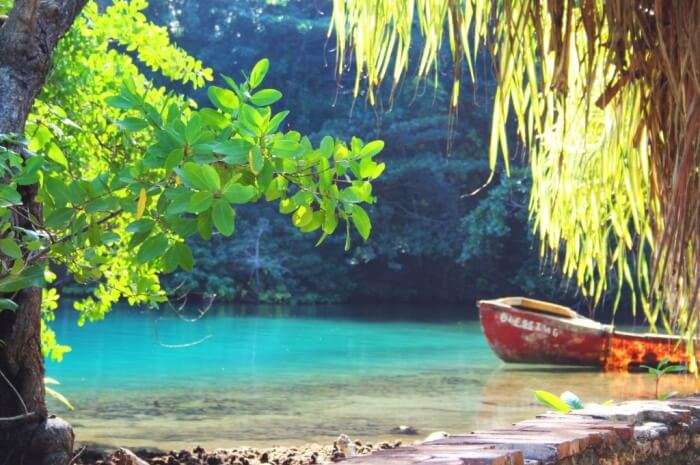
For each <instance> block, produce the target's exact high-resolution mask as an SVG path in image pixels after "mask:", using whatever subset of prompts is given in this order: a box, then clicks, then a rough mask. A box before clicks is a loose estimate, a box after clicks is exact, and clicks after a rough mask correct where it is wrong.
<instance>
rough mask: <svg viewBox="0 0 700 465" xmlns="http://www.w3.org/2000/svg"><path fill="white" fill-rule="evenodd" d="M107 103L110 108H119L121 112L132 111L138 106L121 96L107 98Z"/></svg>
mask: <svg viewBox="0 0 700 465" xmlns="http://www.w3.org/2000/svg"><path fill="white" fill-rule="evenodd" d="M105 101H106V102H107V105H109V106H110V107H114V108H119V109H120V110H131V109H132V108H134V107H135V106H136V105H135V104H134V103H133V102H132V101H131V100H129V99H127V98H125V97H123V96H121V95H115V96H112V97H107V98H106V99H105Z"/></svg>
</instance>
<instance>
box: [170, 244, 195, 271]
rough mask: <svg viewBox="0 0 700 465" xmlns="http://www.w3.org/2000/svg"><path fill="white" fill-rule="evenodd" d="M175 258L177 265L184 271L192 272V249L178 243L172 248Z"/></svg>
mask: <svg viewBox="0 0 700 465" xmlns="http://www.w3.org/2000/svg"><path fill="white" fill-rule="evenodd" d="M173 248H174V249H175V255H176V257H177V264H178V265H180V268H182V269H183V270H185V271H192V269H193V268H194V257H193V255H192V249H190V247H189V246H188V245H187V244H185V243H182V242H181V243H178V244H175V245H174V246H173Z"/></svg>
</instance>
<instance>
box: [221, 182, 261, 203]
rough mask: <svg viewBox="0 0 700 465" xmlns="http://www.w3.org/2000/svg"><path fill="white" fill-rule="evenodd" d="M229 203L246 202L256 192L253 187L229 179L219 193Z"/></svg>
mask: <svg viewBox="0 0 700 465" xmlns="http://www.w3.org/2000/svg"><path fill="white" fill-rule="evenodd" d="M221 194H222V195H223V196H224V198H225V199H226V200H228V201H229V202H230V203H238V204H240V203H248V202H250V201H251V200H252V199H253V197H255V195H256V194H257V191H256V189H255V187H253V186H244V185H243V184H238V183H237V182H234V181H229V182H228V183H227V184H226V186H224V190H223V192H222V193H221Z"/></svg>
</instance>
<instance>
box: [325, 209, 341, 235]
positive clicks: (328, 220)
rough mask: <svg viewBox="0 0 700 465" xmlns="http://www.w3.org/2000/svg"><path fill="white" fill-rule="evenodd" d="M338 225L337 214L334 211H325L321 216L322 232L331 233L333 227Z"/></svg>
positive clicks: (333, 229)
mask: <svg viewBox="0 0 700 465" xmlns="http://www.w3.org/2000/svg"><path fill="white" fill-rule="evenodd" d="M337 227H338V216H337V215H336V214H335V211H327V212H325V215H324V217H323V232H324V234H327V235H330V234H333V232H334V231H335V228H337Z"/></svg>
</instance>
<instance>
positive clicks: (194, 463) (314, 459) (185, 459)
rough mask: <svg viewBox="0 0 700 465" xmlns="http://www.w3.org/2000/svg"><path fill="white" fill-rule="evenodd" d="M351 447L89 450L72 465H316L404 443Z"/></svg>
mask: <svg viewBox="0 0 700 465" xmlns="http://www.w3.org/2000/svg"><path fill="white" fill-rule="evenodd" d="M343 436H344V435H343ZM345 438H347V436H345ZM340 439H342V440H340ZM352 445H353V447H352V448H348V445H347V444H346V441H345V440H344V438H342V436H341V438H339V441H336V442H334V443H333V445H332V446H321V445H316V444H310V445H307V446H303V447H298V448H297V447H272V448H268V449H255V448H249V447H241V448H235V449H216V450H213V451H206V450H204V449H203V448H201V447H195V448H194V449H191V450H180V451H170V452H153V451H146V450H135V451H134V453H133V455H134V456H135V457H133V460H131V459H130V458H129V457H131V456H130V455H129V453H130V451H126V452H125V450H119V451H117V452H114V453H112V454H107V453H105V452H100V451H96V450H92V449H86V450H84V451H83V452H82V453H81V454H80V456H79V457H78V458H77V459H76V460H75V461H74V462H73V463H74V464H76V465H141V463H140V462H138V461H137V458H138V459H140V460H143V461H145V462H146V463H147V464H149V465H316V464H324V463H330V462H336V461H338V460H341V459H344V458H345V457H346V454H347V453H348V450H352V454H353V455H364V454H369V453H370V452H373V451H375V450H380V449H393V448H395V447H398V446H400V445H401V442H400V441H399V442H392V443H389V442H379V443H377V444H370V443H362V442H360V441H354V442H353V443H352ZM125 457H126V458H125Z"/></svg>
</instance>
